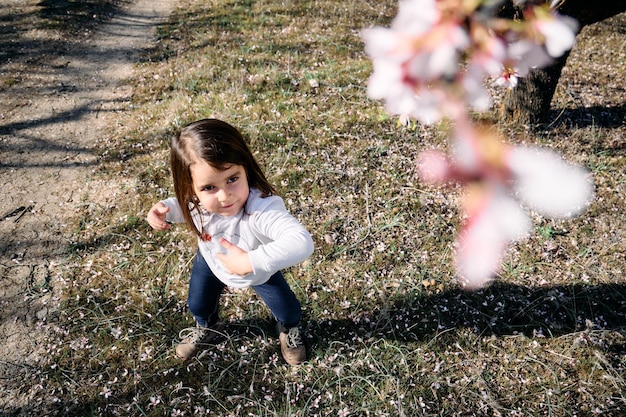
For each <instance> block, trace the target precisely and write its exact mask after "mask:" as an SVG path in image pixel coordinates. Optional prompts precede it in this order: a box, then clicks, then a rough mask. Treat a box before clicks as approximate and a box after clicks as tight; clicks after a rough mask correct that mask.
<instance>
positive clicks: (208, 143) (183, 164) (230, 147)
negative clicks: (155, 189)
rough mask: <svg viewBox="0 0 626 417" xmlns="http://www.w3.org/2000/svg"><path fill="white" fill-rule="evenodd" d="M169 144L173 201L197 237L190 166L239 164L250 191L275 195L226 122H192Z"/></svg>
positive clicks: (197, 202) (221, 167)
mask: <svg viewBox="0 0 626 417" xmlns="http://www.w3.org/2000/svg"><path fill="white" fill-rule="evenodd" d="M170 145H171V148H170V165H171V168H172V177H173V179H174V191H175V192H176V198H177V199H178V202H179V204H180V206H181V209H182V211H183V216H184V217H185V221H186V223H187V225H188V226H189V227H191V229H192V230H193V231H194V232H196V234H197V235H198V236H200V237H202V231H201V230H198V227H197V226H196V225H195V224H194V222H193V219H192V217H191V212H192V211H193V210H197V211H198V213H201V212H202V210H201V209H200V207H199V201H198V199H197V198H196V195H195V193H194V191H193V182H192V179H191V172H190V170H189V167H190V166H191V164H193V163H195V162H198V161H205V162H206V163H208V164H209V165H211V166H212V167H213V168H215V169H219V170H225V169H228V168H229V167H230V166H231V165H241V166H243V167H244V169H245V170H246V176H247V178H248V185H249V186H250V188H256V189H258V190H259V191H261V194H262V196H263V197H267V196H270V195H276V194H277V193H276V190H275V189H274V187H272V185H271V184H270V183H269V182H268V181H267V179H266V178H265V174H263V171H262V170H261V167H260V166H259V164H258V163H257V161H256V160H255V159H254V156H253V155H252V152H250V148H248V145H247V144H246V141H245V140H244V138H243V136H242V134H241V133H240V132H239V130H237V129H236V128H234V127H233V126H231V125H230V124H228V123H226V122H223V121H221V120H217V119H203V120H198V121H197V122H193V123H191V124H189V125H187V126H185V127H184V128H183V129H182V130H181V131H180V132H179V133H178V134H177V135H175V136H174V137H172V140H171V143H170Z"/></svg>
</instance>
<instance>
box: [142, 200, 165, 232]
mask: <svg viewBox="0 0 626 417" xmlns="http://www.w3.org/2000/svg"><path fill="white" fill-rule="evenodd" d="M168 211H170V208H169V207H167V206H166V205H165V204H163V202H161V201H159V202H158V203H156V204H155V205H154V206H152V208H151V209H150V211H149V212H148V216H147V218H146V220H148V224H149V225H150V226H152V228H153V229H154V230H159V231H161V230H169V229H170V228H171V226H170V225H169V223H167V220H165V219H166V217H167V212H168Z"/></svg>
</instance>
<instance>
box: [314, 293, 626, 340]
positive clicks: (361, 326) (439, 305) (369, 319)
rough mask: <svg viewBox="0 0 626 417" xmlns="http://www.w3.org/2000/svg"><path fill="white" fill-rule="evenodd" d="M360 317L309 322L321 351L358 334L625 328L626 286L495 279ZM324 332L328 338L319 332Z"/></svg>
mask: <svg viewBox="0 0 626 417" xmlns="http://www.w3.org/2000/svg"><path fill="white" fill-rule="evenodd" d="M357 317H358V318H357V319H352V320H350V319H337V320H331V321H328V322H327V321H324V322H312V323H310V324H309V327H310V329H309V332H310V334H311V335H312V337H313V343H314V344H315V345H317V348H318V349H321V350H324V349H325V348H326V347H327V345H328V343H329V341H331V340H338V341H344V342H346V343H349V342H350V341H351V340H353V338H354V337H355V336H359V337H364V338H367V337H372V336H375V337H381V338H386V339H392V340H398V341H402V342H412V341H428V340H431V339H432V338H433V337H435V336H436V335H437V334H440V333H442V332H445V331H448V330H450V329H461V328H466V329H471V330H472V331H473V332H474V333H476V334H477V335H480V336H505V335H519V334H523V335H526V336H543V337H559V336H562V335H566V334H569V333H573V332H578V331H583V330H586V329H598V330H623V329H625V326H626V285H624V284H602V285H589V286H587V285H582V284H573V285H559V286H553V287H523V286H518V285H511V284H504V283H496V284H494V285H491V286H490V287H488V288H485V289H482V290H480V291H475V292H468V291H464V290H462V289H460V288H457V289H451V290H447V291H445V292H442V293H439V294H436V295H432V296H426V297H423V296H415V297H411V296H410V295H407V296H404V297H402V298H400V299H398V300H397V301H396V302H395V303H394V304H393V305H392V306H391V307H390V308H388V309H382V308H381V309H380V310H379V311H374V312H364V313H363V314H362V315H359V316H357ZM322 334H323V335H325V336H324V337H320V336H316V335H322Z"/></svg>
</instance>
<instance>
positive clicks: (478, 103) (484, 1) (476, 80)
mask: <svg viewBox="0 0 626 417" xmlns="http://www.w3.org/2000/svg"><path fill="white" fill-rule="evenodd" d="M501 3H502V2H501V1H494V0H403V1H401V2H400V3H399V8H398V14H397V16H396V17H395V18H394V20H393V22H392V24H391V27H390V28H382V27H374V28H370V29H366V30H364V31H363V33H362V37H363V39H364V41H365V50H366V52H367V54H368V55H369V56H370V58H371V59H372V61H373V69H374V71H373V74H372V75H371V77H370V79H369V82H368V95H369V97H370V98H373V99H381V100H383V101H384V103H385V107H386V110H387V112H388V113H390V114H395V115H399V116H400V117H401V118H403V119H404V120H407V119H410V118H412V119H417V120H418V121H419V122H421V123H424V124H432V123H436V122H439V121H441V120H443V119H449V120H451V121H452V125H453V126H454V127H453V133H452V135H451V138H450V149H451V150H450V152H449V154H444V153H442V152H439V151H434V150H432V151H426V152H424V153H422V155H421V156H420V157H419V161H418V170H419V173H420V176H421V178H422V179H423V180H424V181H426V182H430V183H446V182H450V181H454V182H457V183H461V184H464V185H465V192H464V198H463V201H464V202H463V213H464V225H463V228H462V230H461V231H460V233H459V238H458V242H457V244H458V245H457V252H456V267H457V274H458V276H459V278H460V280H461V283H462V284H463V285H464V286H466V287H468V288H478V287H481V286H483V285H485V284H486V283H487V282H489V281H490V280H491V279H492V278H493V276H494V275H495V274H496V273H497V272H498V270H499V267H500V264H501V258H502V255H503V253H504V251H505V250H506V247H507V245H508V244H509V243H510V242H512V241H516V240H518V239H520V238H522V237H524V236H525V235H527V233H528V231H529V230H530V227H531V225H530V220H529V217H528V215H527V214H526V211H525V210H524V207H527V208H529V209H532V210H535V211H537V212H538V213H540V214H542V215H544V216H548V217H568V216H573V215H576V214H579V213H580V212H581V211H583V210H584V208H585V207H586V206H587V205H588V204H589V202H590V200H591V198H592V195H593V187H592V184H591V181H590V179H589V175H588V174H587V172H586V171H584V170H583V169H582V168H579V167H574V166H570V165H568V164H566V163H565V162H564V161H563V160H562V159H561V158H560V157H559V156H558V155H556V154H554V153H552V152H549V151H546V150H541V149H534V148H522V147H516V146H510V145H507V144H506V143H505V139H504V138H503V137H501V136H500V135H499V134H498V133H497V132H496V129H495V128H493V127H489V126H485V125H476V124H475V123H473V122H472V120H471V117H470V110H474V111H486V110H488V109H489V107H490V105H491V97H490V95H489V93H488V91H487V89H486V88H485V80H488V79H491V80H493V83H494V84H495V85H500V86H505V87H507V88H514V87H515V86H516V84H517V79H518V77H523V76H525V75H526V74H528V72H529V71H530V70H531V69H532V68H540V67H544V66H546V65H549V64H550V63H551V62H552V60H553V58H556V57H559V56H561V55H562V54H564V53H565V52H567V51H568V50H570V49H571V48H572V47H573V45H574V42H575V39H576V30H577V23H576V21H574V20H573V19H571V18H569V17H565V16H560V15H558V14H557V13H556V12H554V10H553V9H552V8H551V6H550V4H548V3H547V2H545V1H528V2H526V3H525V7H524V16H523V19H520V20H513V19H505V18H501V17H498V16H497V11H498V8H499V7H500V6H501Z"/></svg>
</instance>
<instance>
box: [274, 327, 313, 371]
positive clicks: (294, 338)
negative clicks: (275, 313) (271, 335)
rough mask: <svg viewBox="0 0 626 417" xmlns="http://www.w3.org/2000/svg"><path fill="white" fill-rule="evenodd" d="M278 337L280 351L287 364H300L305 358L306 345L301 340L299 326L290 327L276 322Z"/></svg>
mask: <svg viewBox="0 0 626 417" xmlns="http://www.w3.org/2000/svg"><path fill="white" fill-rule="evenodd" d="M277 327H278V330H279V333H278V339H279V340H280V353H282V355H283V359H285V362H287V363H288V364H289V365H300V364H301V363H302V362H304V361H305V360H306V347H305V346H304V341H303V340H302V337H303V334H302V330H301V329H300V326H294V327H290V328H286V327H284V326H283V325H282V324H281V323H278V326H277Z"/></svg>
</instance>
